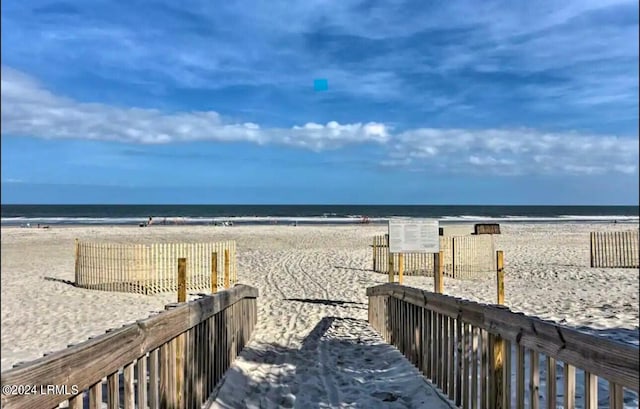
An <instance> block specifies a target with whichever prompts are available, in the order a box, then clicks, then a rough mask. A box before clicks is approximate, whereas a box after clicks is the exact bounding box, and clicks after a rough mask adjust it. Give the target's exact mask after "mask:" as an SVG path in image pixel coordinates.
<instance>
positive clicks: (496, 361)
mask: <svg viewBox="0 0 640 409" xmlns="http://www.w3.org/2000/svg"><path fill="white" fill-rule="evenodd" d="M496 280H497V285H498V304H500V305H503V304H504V252H503V251H502V250H498V251H497V252H496ZM505 346H506V343H505V342H504V340H503V339H502V337H500V336H498V335H495V336H493V356H492V358H493V359H492V362H491V371H492V374H491V376H492V377H493V388H494V389H493V391H492V393H491V397H492V398H493V401H492V402H491V407H492V408H502V407H503V405H504V403H505V396H504V395H505V384H504V380H505V376H504V373H503V371H504V370H505V368H504V364H503V363H504V358H505V354H506V353H507V351H506V348H505ZM506 369H507V370H508V371H509V373H510V368H506ZM554 379H555V377H554Z"/></svg>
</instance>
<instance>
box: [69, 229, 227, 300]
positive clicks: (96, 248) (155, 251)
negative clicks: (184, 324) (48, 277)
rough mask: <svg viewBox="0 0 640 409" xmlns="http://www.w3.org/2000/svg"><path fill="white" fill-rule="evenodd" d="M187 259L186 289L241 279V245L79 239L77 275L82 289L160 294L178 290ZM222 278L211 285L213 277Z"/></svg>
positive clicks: (211, 287) (217, 284) (76, 277)
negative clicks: (238, 257) (182, 264)
mask: <svg viewBox="0 0 640 409" xmlns="http://www.w3.org/2000/svg"><path fill="white" fill-rule="evenodd" d="M179 258H186V259H187V290H210V289H213V288H214V287H215V288H216V289H217V288H222V287H225V288H228V287H229V286H230V285H233V284H235V283H237V281H238V275H237V263H236V243H235V241H222V242H217V243H154V244H125V243H91V242H81V241H76V263H75V279H76V285H77V286H78V287H82V288H89V289H95V290H105V291H120V292H131V293H138V294H157V293H165V292H175V291H177V290H178V259H179ZM212 276H214V277H216V279H214V281H217V283H216V285H215V286H212V285H211V281H212V279H211V277H212Z"/></svg>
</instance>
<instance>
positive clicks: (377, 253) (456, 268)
mask: <svg viewBox="0 0 640 409" xmlns="http://www.w3.org/2000/svg"><path fill="white" fill-rule="evenodd" d="M372 247H373V271H376V272H378V273H384V274H388V273H389V236H388V235H386V234H385V235H380V236H374V238H373V246H372ZM440 251H442V252H443V253H444V254H443V255H444V276H445V277H450V278H457V279H473V278H479V277H486V275H487V274H491V273H492V272H494V271H495V270H496V264H495V263H496V260H495V254H496V253H495V244H494V239H493V236H491V235H488V234H483V235H467V236H440ZM398 256H399V254H398V253H392V254H391V257H393V267H394V271H395V273H398V267H399V264H400V263H399V257H398ZM403 258H404V260H403V262H404V275H409V276H427V277H431V276H433V271H434V265H433V263H434V261H433V255H432V254H425V253H404V255H403Z"/></svg>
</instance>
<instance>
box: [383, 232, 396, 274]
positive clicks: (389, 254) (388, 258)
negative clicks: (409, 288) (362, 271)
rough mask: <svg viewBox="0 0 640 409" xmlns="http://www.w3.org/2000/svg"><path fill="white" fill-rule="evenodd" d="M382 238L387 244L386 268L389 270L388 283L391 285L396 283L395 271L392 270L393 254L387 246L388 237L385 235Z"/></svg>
mask: <svg viewBox="0 0 640 409" xmlns="http://www.w3.org/2000/svg"><path fill="white" fill-rule="evenodd" d="M384 237H385V241H386V242H387V262H388V264H387V268H388V269H389V271H388V273H389V282H390V283H393V282H395V281H396V277H395V271H394V270H393V253H391V247H390V246H389V235H388V234H385V235H384Z"/></svg>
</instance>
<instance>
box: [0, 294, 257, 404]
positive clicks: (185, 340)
mask: <svg viewBox="0 0 640 409" xmlns="http://www.w3.org/2000/svg"><path fill="white" fill-rule="evenodd" d="M257 296H258V290H257V289H255V288H253V287H249V286H246V285H237V286H235V287H233V288H232V289H230V290H227V291H223V292H219V293H217V294H214V295H211V296H204V297H202V298H200V299H198V300H195V301H191V302H189V303H179V304H172V305H169V306H167V308H166V309H167V311H163V312H162V313H160V314H158V315H155V316H152V317H149V318H147V319H145V320H141V321H138V322H136V323H134V324H131V325H127V326H124V327H122V328H120V329H115V330H112V331H107V333H106V334H104V335H101V336H99V337H96V338H94V339H90V340H88V341H86V342H83V343H81V344H78V345H75V346H71V347H69V348H67V349H65V350H62V351H59V352H56V353H53V354H51V355H47V356H45V357H43V358H40V359H38V360H36V361H33V362H30V363H26V364H22V365H20V366H18V367H15V368H13V369H11V370H8V371H6V372H3V373H2V407H3V408H6V409H10V408H11V409H17V408H20V409H22V408H32V409H46V408H57V407H58V405H59V404H61V403H65V402H66V401H68V405H69V407H70V408H74V409H81V408H91V409H97V408H102V403H103V402H106V403H107V405H108V407H109V408H120V407H121V405H122V406H123V407H124V408H131V409H133V408H134V407H137V408H146V407H147V406H148V407H149V408H151V409H156V408H185V407H189V408H192V407H198V408H199V407H200V406H201V405H202V404H204V403H206V402H207V400H208V399H209V397H210V396H211V394H212V392H213V391H214V390H215V387H216V385H217V384H218V382H219V381H220V379H221V378H222V375H223V374H224V372H225V371H226V370H227V369H228V368H229V365H230V364H231V363H232V362H233V360H234V359H235V358H236V356H237V354H238V353H239V352H240V351H241V350H242V348H243V347H244V345H245V344H246V343H247V342H248V341H249V339H250V337H251V334H252V332H253V329H254V326H255V324H256V319H257V300H256V298H257ZM25 385H35V386H37V388H36V390H35V392H36V393H35V394H32V393H24V391H22V392H23V393H19V394H18V392H20V390H19V387H20V388H23V389H24V386H25ZM12 388H13V390H12ZM42 388H44V389H42ZM42 390H44V391H54V392H57V393H41V391H42ZM5 392H6V393H5ZM28 392H33V391H28Z"/></svg>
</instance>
